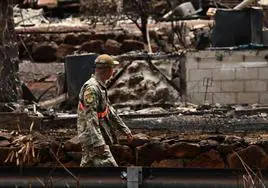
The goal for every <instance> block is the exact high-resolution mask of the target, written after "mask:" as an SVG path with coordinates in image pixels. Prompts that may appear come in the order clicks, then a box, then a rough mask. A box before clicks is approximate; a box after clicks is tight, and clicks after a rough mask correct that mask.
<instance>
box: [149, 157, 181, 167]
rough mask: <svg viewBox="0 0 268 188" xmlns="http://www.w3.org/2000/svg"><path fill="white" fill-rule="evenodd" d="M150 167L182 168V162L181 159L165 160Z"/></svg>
mask: <svg viewBox="0 0 268 188" xmlns="http://www.w3.org/2000/svg"><path fill="white" fill-rule="evenodd" d="M151 167H154V168H183V162H182V160H181V159H166V160H162V161H160V162H157V161H155V162H153V164H152V165H151Z"/></svg>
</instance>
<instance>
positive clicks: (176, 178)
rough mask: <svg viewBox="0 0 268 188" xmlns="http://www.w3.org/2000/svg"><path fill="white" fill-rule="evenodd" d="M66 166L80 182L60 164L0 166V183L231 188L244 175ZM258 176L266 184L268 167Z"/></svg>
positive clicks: (226, 171)
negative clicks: (24, 166)
mask: <svg viewBox="0 0 268 188" xmlns="http://www.w3.org/2000/svg"><path fill="white" fill-rule="evenodd" d="M69 170H70V171H71V172H72V174H73V175H74V176H75V177H77V179H78V180H79V182H76V180H75V179H74V178H72V176H71V175H70V174H69V173H68V172H66V171H65V170H64V169H63V168H38V167H36V168H19V167H0V187H5V188H8V187H16V186H17V187H94V188H98V187H116V188H120V187H124V188H126V187H127V188H132V187H135V188H136V187H140V188H152V187H154V188H158V187H159V188H160V187H161V188H162V187H165V188H175V187H180V188H184V187H185V188H186V187H187V188H191V187H195V188H203V187H204V188H205V187H214V188H225V187H226V188H227V187H228V188H232V187H243V175H245V174H247V173H246V172H245V171H243V170H234V169H185V168H184V169H182V168H181V169H179V168H144V167H136V168H135V167H129V168H122V167H115V168H70V169H69ZM122 172H123V173H122ZM126 173H127V176H125V174H126ZM261 176H262V178H263V180H262V181H263V183H264V184H265V185H266V186H268V171H267V170H263V171H261ZM253 179H254V177H253Z"/></svg>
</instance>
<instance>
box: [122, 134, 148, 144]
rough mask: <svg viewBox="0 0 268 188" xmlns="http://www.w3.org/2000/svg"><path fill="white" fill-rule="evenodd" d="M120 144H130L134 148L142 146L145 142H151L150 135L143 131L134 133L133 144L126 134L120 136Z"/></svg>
mask: <svg viewBox="0 0 268 188" xmlns="http://www.w3.org/2000/svg"><path fill="white" fill-rule="evenodd" d="M118 141H119V144H121V145H129V146H130V147H132V148H135V147H138V146H142V145H143V144H146V143H148V142H150V138H149V136H147V135H146V134H143V133H138V134H133V140H132V142H131V144H129V143H128V141H127V137H126V136H120V137H119V138H118Z"/></svg>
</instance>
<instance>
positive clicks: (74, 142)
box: [63, 136, 82, 152]
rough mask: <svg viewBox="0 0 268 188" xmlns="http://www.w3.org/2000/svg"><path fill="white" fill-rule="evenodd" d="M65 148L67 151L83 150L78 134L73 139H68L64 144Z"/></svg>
mask: <svg viewBox="0 0 268 188" xmlns="http://www.w3.org/2000/svg"><path fill="white" fill-rule="evenodd" d="M63 149H64V150H65V151H70V152H74V151H75V152H80V151H82V149H81V145H80V142H79V138H78V136H75V137H73V138H72V139H70V140H67V141H66V142H65V143H64V145H63Z"/></svg>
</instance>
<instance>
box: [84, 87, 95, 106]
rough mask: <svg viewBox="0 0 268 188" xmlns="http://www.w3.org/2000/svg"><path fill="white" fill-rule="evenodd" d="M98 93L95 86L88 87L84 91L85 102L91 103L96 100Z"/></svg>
mask: <svg viewBox="0 0 268 188" xmlns="http://www.w3.org/2000/svg"><path fill="white" fill-rule="evenodd" d="M95 95H96V93H95V91H94V89H93V88H86V90H85V91H84V102H85V103H86V104H91V103H92V102H93V101H94V100H96V96H95Z"/></svg>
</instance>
